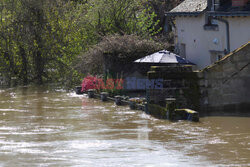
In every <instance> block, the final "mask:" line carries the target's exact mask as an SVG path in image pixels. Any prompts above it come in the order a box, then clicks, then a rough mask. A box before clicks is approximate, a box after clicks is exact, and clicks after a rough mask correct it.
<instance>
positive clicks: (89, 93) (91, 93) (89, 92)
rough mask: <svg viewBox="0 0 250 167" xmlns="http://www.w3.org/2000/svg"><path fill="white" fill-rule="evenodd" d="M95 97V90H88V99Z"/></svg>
mask: <svg viewBox="0 0 250 167" xmlns="http://www.w3.org/2000/svg"><path fill="white" fill-rule="evenodd" d="M94 96H95V90H94V89H89V90H88V97H89V98H94Z"/></svg>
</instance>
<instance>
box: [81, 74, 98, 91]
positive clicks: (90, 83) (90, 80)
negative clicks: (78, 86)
mask: <svg viewBox="0 0 250 167" xmlns="http://www.w3.org/2000/svg"><path fill="white" fill-rule="evenodd" d="M97 80H98V79H97V77H94V76H91V75H88V76H87V77H85V78H84V79H83V81H82V92H84V91H87V90H89V89H96V84H97Z"/></svg>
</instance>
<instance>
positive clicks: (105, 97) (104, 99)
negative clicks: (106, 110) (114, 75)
mask: <svg viewBox="0 0 250 167" xmlns="http://www.w3.org/2000/svg"><path fill="white" fill-rule="evenodd" d="M108 95H109V94H108V93H107V92H102V93H101V100H102V101H103V102H104V101H108Z"/></svg>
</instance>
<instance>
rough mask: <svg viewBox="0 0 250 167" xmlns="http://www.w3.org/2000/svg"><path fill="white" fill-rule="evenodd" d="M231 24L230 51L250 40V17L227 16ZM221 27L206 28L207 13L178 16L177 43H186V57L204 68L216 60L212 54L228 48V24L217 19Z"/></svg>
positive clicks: (199, 67)
mask: <svg viewBox="0 0 250 167" xmlns="http://www.w3.org/2000/svg"><path fill="white" fill-rule="evenodd" d="M224 19H226V20H228V22H229V25H230V47H231V49H230V51H232V50H234V49H236V48H238V47H240V46H241V45H243V44H245V43H247V42H248V41H250V30H249V27H250V17H226V18H224ZM215 23H216V24H218V26H219V28H218V30H217V31H215V30H204V28H203V26H204V25H205V15H204V14H202V15H200V16H198V17H176V35H177V39H176V44H177V45H178V46H179V47H180V46H181V44H185V46H186V48H185V50H186V58H187V59H188V60H190V61H191V62H193V63H195V64H197V67H198V69H202V68H204V67H206V66H208V65H210V64H211V63H213V62H214V61H215V59H214V58H213V57H212V58H211V55H212V54H218V53H220V54H223V51H224V50H225V49H227V38H226V25H225V24H224V23H222V22H219V21H215Z"/></svg>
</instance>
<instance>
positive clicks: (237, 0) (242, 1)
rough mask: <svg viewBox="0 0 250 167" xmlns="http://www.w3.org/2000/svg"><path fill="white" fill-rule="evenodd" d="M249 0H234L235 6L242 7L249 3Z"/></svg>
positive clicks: (233, 4)
mask: <svg viewBox="0 0 250 167" xmlns="http://www.w3.org/2000/svg"><path fill="white" fill-rule="evenodd" d="M247 2H248V0H232V6H233V7H242V6H245V5H246V4H247Z"/></svg>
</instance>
